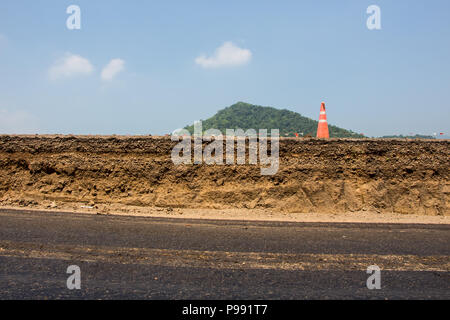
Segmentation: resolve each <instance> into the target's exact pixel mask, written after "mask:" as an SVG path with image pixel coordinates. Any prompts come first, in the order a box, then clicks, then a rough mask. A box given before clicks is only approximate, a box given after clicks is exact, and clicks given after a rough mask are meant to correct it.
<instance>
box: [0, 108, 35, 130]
mask: <svg viewBox="0 0 450 320" xmlns="http://www.w3.org/2000/svg"><path fill="white" fill-rule="evenodd" d="M37 122H38V121H37V119H36V117H35V116H33V115H32V114H30V113H28V112H26V111H8V110H6V109H0V133H36V132H37V131H38V129H37Z"/></svg>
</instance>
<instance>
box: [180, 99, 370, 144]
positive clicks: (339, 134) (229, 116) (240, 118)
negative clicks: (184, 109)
mask: <svg viewBox="0 0 450 320" xmlns="http://www.w3.org/2000/svg"><path fill="white" fill-rule="evenodd" d="M317 125H318V121H316V120H312V119H310V118H307V117H304V116H302V115H301V114H299V113H297V112H293V111H289V110H286V109H283V110H280V109H275V108H272V107H262V106H256V105H252V104H248V103H245V102H238V103H236V104H234V105H232V106H230V107H227V108H225V109H222V110H220V111H218V112H217V113H216V114H215V115H214V116H213V117H211V118H209V119H207V120H203V121H202V126H203V131H206V130H208V129H218V130H220V131H221V132H222V133H223V134H225V132H226V129H238V128H239V129H243V130H247V129H255V130H259V129H267V130H268V133H269V134H270V129H279V130H280V136H281V137H295V133H298V134H299V136H312V137H315V136H316V133H317ZM328 128H329V131H330V137H332V138H363V137H364V136H363V135H361V134H358V133H355V132H353V131H350V130H346V129H342V128H339V127H336V126H332V125H328ZM185 129H187V130H189V132H191V134H193V132H194V125H190V126H187V127H185Z"/></svg>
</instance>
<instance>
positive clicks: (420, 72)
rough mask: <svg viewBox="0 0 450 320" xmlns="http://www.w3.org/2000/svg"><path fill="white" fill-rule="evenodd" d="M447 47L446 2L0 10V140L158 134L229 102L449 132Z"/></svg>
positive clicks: (100, 3) (13, 6)
mask: <svg viewBox="0 0 450 320" xmlns="http://www.w3.org/2000/svg"><path fill="white" fill-rule="evenodd" d="M72 4H75V5H78V6H79V7H80V9H81V29H80V30H69V29H67V27H66V20H67V18H68V17H69V14H67V13H66V9H67V7H68V6H69V5H72ZM373 4H374V5H378V6H379V7H380V9H381V27H382V29H381V30H368V28H367V26H366V20H367V18H368V17H369V15H368V14H367V13H366V9H367V7H368V6H369V5H373ZM449 39H450V2H449V1H447V0H442V1H438V0H435V1H422V0H417V1H410V0H395V1H394V0H390V1H381V0H372V1H365V0H342V1H333V0H329V1H299V0H296V1H273V0H272V1H264V0H258V1H256V0H255V1H252V0H248V1H235V0H228V1H215V0H208V1H197V0H190V1H167V0H166V1H138V0H134V1H111V0H108V1H106V0H95V1H92V0H90V1H85V0H77V1H75V0H73V1H61V0H58V1H56V0H54V1H50V0H47V1H29V0H28V1H23V0H15V1H12V0H8V1H1V2H0V133H35V132H37V133H65V134H69V133H72V134H112V133H116V134H149V133H151V134H164V133H168V132H172V131H173V130H174V129H177V128H180V127H183V126H185V125H186V124H189V123H192V122H193V121H194V120H198V119H206V118H208V117H210V116H212V115H213V114H215V113H216V112H217V110H219V109H222V108H224V107H226V106H229V105H231V104H233V103H235V102H237V101H245V102H249V103H254V104H258V105H265V106H273V107H276V108H287V109H290V110H293V111H296V112H299V113H301V114H302V115H305V116H308V117H311V118H314V119H318V116H319V110H320V102H321V101H325V102H326V104H327V115H328V121H329V123H331V124H335V125H338V126H340V127H344V128H348V129H351V130H353V131H356V132H361V133H365V134H366V135H369V136H379V135H385V134H386V135H387V134H409V133H423V134H432V133H434V132H445V133H448V132H449V130H448V129H449V120H450V102H449V101H450V41H449ZM108 65H109V67H108Z"/></svg>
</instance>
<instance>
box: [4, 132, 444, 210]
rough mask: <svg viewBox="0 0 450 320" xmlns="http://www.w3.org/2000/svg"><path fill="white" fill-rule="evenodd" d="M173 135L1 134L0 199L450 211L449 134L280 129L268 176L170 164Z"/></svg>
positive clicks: (252, 168)
mask: <svg viewBox="0 0 450 320" xmlns="http://www.w3.org/2000/svg"><path fill="white" fill-rule="evenodd" d="M175 145H176V142H172V141H171V140H170V139H169V138H168V137H142V136H141V137H123V136H6V135H3V136H0V205H16V206H17V205H18V206H28V207H33V206H36V207H38V206H39V205H42V203H44V202H46V201H47V202H48V201H55V202H58V203H61V202H85V203H86V204H89V203H95V204H118V203H120V204H126V205H134V206H136V205H137V206H157V207H179V208H216V209H226V208H250V209H253V208H267V209H273V210H279V211H286V212H318V213H339V212H351V211H374V212H395V213H404V214H423V215H450V210H449V207H450V205H449V198H450V197H449V192H450V182H449V168H450V160H449V159H450V157H449V156H450V141H448V140H413V141H412V140H408V141H407V140H378V139H361V140H353V139H352V140H347V139H330V140H316V139H281V140H280V167H279V170H278V172H277V173H276V174H275V175H272V176H263V175H261V170H260V167H259V166H258V165H250V164H246V165H206V164H200V165H175V164H173V162H172V160H171V151H172V149H173V147H174V146H175ZM224 150H225V149H224ZM247 163H248V162H247Z"/></svg>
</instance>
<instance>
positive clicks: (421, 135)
mask: <svg viewBox="0 0 450 320" xmlns="http://www.w3.org/2000/svg"><path fill="white" fill-rule="evenodd" d="M381 138H386V139H395V138H399V139H401V138H403V139H436V137H434V136H427V135H423V134H416V135H415V136H404V135H393V136H382V137H381Z"/></svg>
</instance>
